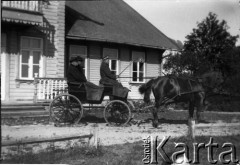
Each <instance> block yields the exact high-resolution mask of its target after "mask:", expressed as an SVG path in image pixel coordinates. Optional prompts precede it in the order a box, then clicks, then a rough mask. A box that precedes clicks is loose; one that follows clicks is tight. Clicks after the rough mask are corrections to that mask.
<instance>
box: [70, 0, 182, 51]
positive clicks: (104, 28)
mask: <svg viewBox="0 0 240 165" xmlns="http://www.w3.org/2000/svg"><path fill="white" fill-rule="evenodd" d="M66 9H67V11H68V12H67V13H69V12H70V13H72V14H74V15H73V17H70V20H69V17H68V18H67V20H66V21H68V22H71V21H72V24H71V25H70V27H68V28H66V30H67V32H66V37H67V38H72V39H84V40H90V41H104V42H111V43H121V44H127V45H135V46H143V47H150V48H158V49H174V50H177V49H178V46H177V45H176V44H175V43H174V42H172V41H171V40H170V39H169V38H168V37H167V36H166V35H164V34H163V33H162V32H161V31H160V30H158V29H157V28H156V27H155V26H153V25H152V24H151V23H150V22H148V21H147V20H146V19H145V18H143V17H142V16H141V15H140V14H139V13H137V12H136V11H135V10H134V9H133V8H131V7H130V6H129V5H128V4H126V3H125V2H124V1H122V0H95V1H91V0H85V1H66ZM74 18H75V20H73V19H74ZM66 24H68V23H67V22H66ZM67 26H69V25H67Z"/></svg>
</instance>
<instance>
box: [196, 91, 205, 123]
mask: <svg viewBox="0 0 240 165" xmlns="http://www.w3.org/2000/svg"><path fill="white" fill-rule="evenodd" d="M204 99H205V93H204V92H200V93H198V95H197V96H196V106H197V112H196V123H198V122H199V120H200V119H201V116H200V114H201V112H202V111H204V110H205V108H206V105H205V103H204Z"/></svg>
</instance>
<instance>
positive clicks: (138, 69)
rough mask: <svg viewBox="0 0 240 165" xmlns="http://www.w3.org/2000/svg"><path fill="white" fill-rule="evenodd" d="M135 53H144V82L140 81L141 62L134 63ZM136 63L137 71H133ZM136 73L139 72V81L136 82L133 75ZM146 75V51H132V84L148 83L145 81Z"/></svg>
mask: <svg viewBox="0 0 240 165" xmlns="http://www.w3.org/2000/svg"><path fill="white" fill-rule="evenodd" d="M133 52H142V53H144V60H143V71H141V72H143V81H139V75H140V61H137V62H136V61H133V59H134V58H133V55H134V54H133ZM134 62H136V63H137V71H133V63H134ZM134 72H137V81H134V80H133V73H134ZM145 75H146V52H145V51H132V67H131V83H145V82H146V81H145V79H144V77H145Z"/></svg>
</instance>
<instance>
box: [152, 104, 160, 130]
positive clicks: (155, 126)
mask: <svg viewBox="0 0 240 165" xmlns="http://www.w3.org/2000/svg"><path fill="white" fill-rule="evenodd" d="M158 109H159V101H158V99H156V101H155V107H154V108H153V110H152V114H153V123H152V125H153V127H154V128H157V126H158V114H157V112H158Z"/></svg>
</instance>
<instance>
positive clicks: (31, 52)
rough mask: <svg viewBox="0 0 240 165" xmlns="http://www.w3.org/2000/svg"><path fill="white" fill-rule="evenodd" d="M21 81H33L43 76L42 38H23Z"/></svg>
mask: <svg viewBox="0 0 240 165" xmlns="http://www.w3.org/2000/svg"><path fill="white" fill-rule="evenodd" d="M20 52H21V54H20V76H19V77H20V79H33V78H34V77H41V76H42V74H43V70H42V69H43V67H42V52H43V43H42V39H41V38H33V37H21V51H20Z"/></svg>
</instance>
